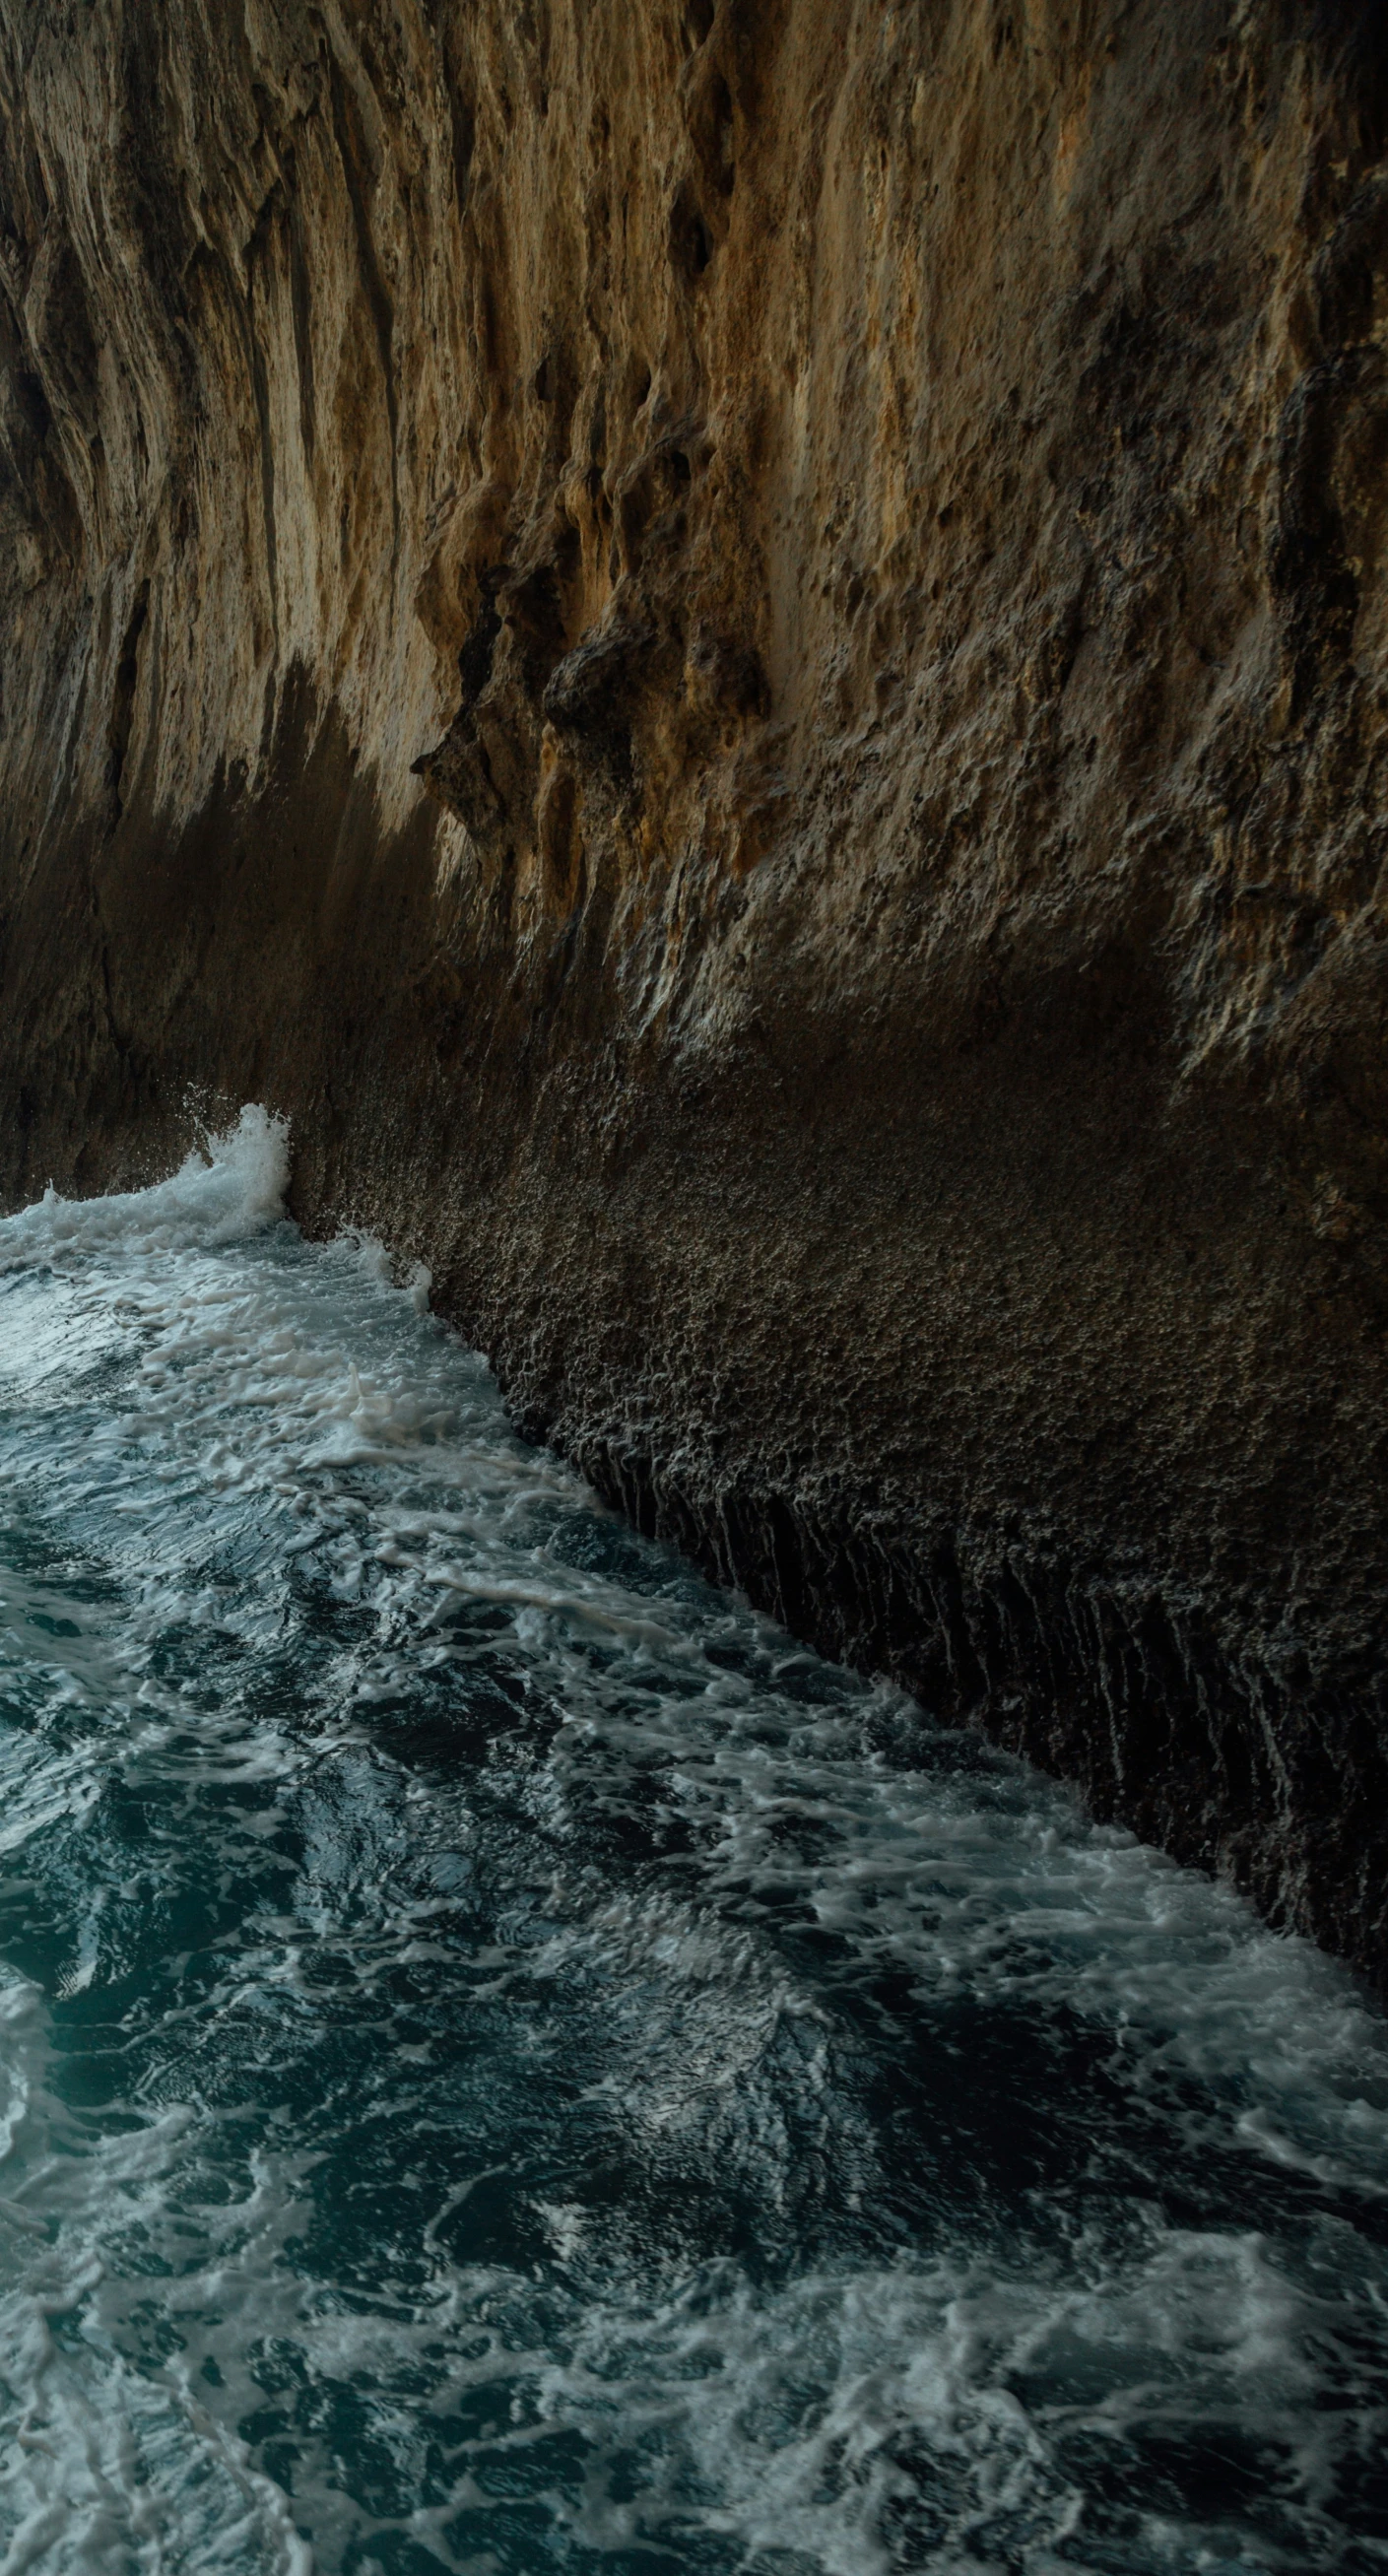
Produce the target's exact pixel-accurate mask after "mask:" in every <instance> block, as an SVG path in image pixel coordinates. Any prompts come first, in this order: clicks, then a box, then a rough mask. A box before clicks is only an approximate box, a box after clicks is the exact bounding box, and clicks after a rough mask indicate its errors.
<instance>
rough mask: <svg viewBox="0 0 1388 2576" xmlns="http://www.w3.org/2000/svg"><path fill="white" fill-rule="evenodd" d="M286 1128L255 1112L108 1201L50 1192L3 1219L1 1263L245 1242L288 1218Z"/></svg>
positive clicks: (0, 1225) (0, 1226) (245, 1113)
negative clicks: (159, 1176) (163, 1176)
mask: <svg viewBox="0 0 1388 2576" xmlns="http://www.w3.org/2000/svg"><path fill="white" fill-rule="evenodd" d="M288 1177H289V1130H288V1127H287V1125H286V1123H285V1121H284V1120H283V1119H282V1118H276V1117H272V1116H271V1115H270V1113H269V1112H268V1111H267V1110H265V1109H261V1108H258V1107H252V1108H246V1109H243V1110H242V1112H241V1115H240V1117H239V1118H238V1120H237V1122H236V1124H235V1126H234V1127H229V1128H227V1129H226V1130H225V1131H224V1132H223V1133H222V1134H221V1135H217V1136H212V1137H210V1138H209V1140H208V1144H207V1148H206V1151H205V1152H203V1151H199V1150H197V1149H196V1148H195V1149H194V1150H193V1151H192V1152H191V1153H190V1154H188V1156H187V1157H186V1159H185V1161H184V1162H183V1163H182V1164H181V1165H180V1167H179V1169H178V1170H177V1171H176V1172H175V1173H174V1175H173V1177H172V1179H170V1180H167V1181H159V1182H156V1184H155V1185H154V1187H153V1188H151V1189H144V1190H123V1191H116V1192H113V1193H112V1194H111V1195H110V1196H109V1197H106V1198H93V1199H64V1198H60V1197H59V1195H58V1193H57V1191H56V1190H55V1189H54V1188H53V1187H52V1185H51V1183H50V1185H49V1187H48V1188H47V1189H46V1190H45V1191H44V1194H43V1197H42V1198H41V1199H40V1200H39V1201H38V1202H37V1204H36V1205H35V1206H33V1207H29V1208H25V1209H23V1210H22V1211H21V1213H20V1214H19V1215H18V1216H10V1217H0V1266H9V1265H11V1264H17V1263H25V1264H28V1263H31V1262H34V1261H36V1260H44V1259H51V1258H54V1257H55V1256H56V1257H61V1256H62V1255H63V1254H64V1253H67V1252H73V1251H83V1252H94V1251H97V1250H98V1249H100V1250H104V1251H111V1252H125V1253H142V1252H179V1251H183V1250H186V1249H191V1248H193V1247H194V1246H201V1245H215V1244H223V1243H240V1242H243V1241H244V1240H245V1239H246V1237H247V1236H248V1235H253V1234H257V1233H259V1231H260V1230H261V1228H262V1227H264V1226H267V1225H271V1224H273V1223H274V1220H275V1219H276V1218H277V1217H279V1216H282V1215H283V1213H284V1192H285V1185H286V1183H287V1181H288Z"/></svg>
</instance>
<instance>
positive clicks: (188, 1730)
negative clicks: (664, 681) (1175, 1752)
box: [0, 1112, 1388, 2576]
mask: <svg viewBox="0 0 1388 2576" xmlns="http://www.w3.org/2000/svg"><path fill="white" fill-rule="evenodd" d="M283 1156H284V1139H283V1136H282V1134H280V1133H279V1131H277V1130H276V1128H275V1127H274V1124H273V1122H272V1121H269V1120H267V1119H265V1118H264V1116H263V1114H262V1113H259V1112H246V1113H244V1114H243V1117H242V1120H241V1122H240V1124H239V1126H238V1127H237V1128H236V1129H235V1130H233V1131H232V1132H231V1135H230V1136H229V1137H228V1138H224V1139H220V1140H215V1141H214V1143H213V1144H212V1146H211V1147H210V1148H209V1158H207V1159H203V1160H202V1161H200V1162H198V1163H197V1164H196V1168H195V1167H194V1164H193V1163H191V1162H190V1164H189V1165H187V1166H185V1168H184V1171H183V1172H182V1173H180V1174H179V1175H177V1176H176V1177H175V1179H174V1180H173V1181H171V1182H168V1183H165V1184H163V1185H161V1187H160V1188H159V1189H157V1190H154V1191H151V1192H148V1193H136V1194H132V1195H131V1196H130V1197H129V1198H127V1199H125V1200H116V1201H107V1202H98V1203H96V1205H95V1207H94V1208H93V1207H92V1205H91V1203H87V1204H86V1206H85V1207H84V1208H79V1209H66V1208H64V1207H63V1206H62V1204H61V1203H54V1205H53V1206H48V1205H47V1204H45V1206H44V1207H40V1208H39V1209H35V1210H30V1211H28V1212H27V1215H26V1216H25V1217H21V1218H15V1219H11V1220H8V1221H7V1224H6V1226H5V1227H4V1228H3V1229H0V1272H3V1273H4V1275H3V1276H0V1315H2V1316H3V1323H4V1330H3V1333H0V1479H3V1488H4V1491H5V1494H6V1497H7V1522H6V1529H5V1530H4V1531H0V1617H2V1618H3V1624H4V1627H5V1632H6V1634H5V1644H4V1650H3V1655H0V1787H2V1788H3V1804H2V1805H0V1838H3V1846H4V1855H5V1856H4V1865H3V1871H4V1873H9V1875H8V1876H6V1875H4V1874H3V1873H0V1952H3V1953H4V1954H5V1955H7V1956H9V1957H10V1958H11V1960H12V1962H13V1965H12V1968H11V1969H10V1970H9V1971H8V1972H6V1973H7V1975H8V1982H6V1983H0V2147H5V2148H6V2152H5V2153H4V2154H3V2157H2V2158H0V2246H3V2249H4V2264H5V2271H4V2281H5V2292H4V2304H3V2307H0V2380H3V2382H4V2384H5V2386H6V2387H7V2388H8V2389H9V2391H10V2392H11V2395H10V2400H9V2401H8V2411H6V2408H5V2406H3V2405H0V2439H3V2440H5V2441H7V2442H8V2444H9V2449H8V2453H7V2455H6V2461H5V2466H6V2471H7V2478H8V2483H7V2484H6V2485H5V2486H4V2488H3V2492H0V2549H4V2550H8V2553H9V2554H8V2557H0V2576H4V2571H6V2570H14V2571H17V2570H18V2569H19V2568H20V2567H30V2568H33V2569H35V2570H37V2571H41V2576H65V2571H67V2570H68V2569H86V2568H87V2567H92V2568H96V2567H98V2566H100V2567H101V2568H102V2569H103V2571H104V2570H106V2569H115V2568H121V2567H125V2566H129V2567H130V2568H132V2569H134V2568H138V2569H141V2570H144V2569H149V2570H155V2569H158V2570H164V2569H169V2570H172V2569H174V2568H179V2569H182V2568H189V2569H202V2568H226V2569H227V2570H229V2571H230V2570H235V2571H237V2576H241V2571H244V2570H255V2571H257V2576H260V2571H269V2570H272V2569H273V2570H284V2571H285V2576H302V2571H305V2570H307V2568H308V2567H309V2565H310V2561H311V2563H312V2564H313V2565H314V2566H316V2567H317V2568H318V2569H319V2570H320V2571H330V2570H336V2569H339V2568H341V2569H346V2568H347V2567H348V2566H350V2567H351V2568H352V2569H353V2570H354V2571H355V2576H372V2571H377V2576H385V2571H389V2576H395V2571H396V2569H397V2568H398V2567H408V2568H409V2570H410V2576H416V2571H422V2570H424V2569H427V2568H429V2567H432V2566H437V2567H441V2568H448V2569H454V2568H465V2569H469V2570H471V2571H473V2576H479V2571H480V2570H482V2569H483V2568H486V2569H487V2570H488V2571H489V2576H543V2571H545V2570H547V2569H549V2568H551V2567H553V2568H555V2569H558V2568H559V2567H561V2566H562V2567H570V2566H572V2565H574V2564H576V2563H584V2564H586V2565H591V2566H593V2567H594V2568H595V2569H600V2568H601V2566H602V2564H603V2561H604V2558H605V2557H609V2556H610V2557H612V2558H613V2559H614V2560H616V2559H617V2558H618V2557H619V2554H620V2553H622V2552H636V2553H638V2554H639V2553H646V2554H647V2556H646V2557H642V2556H640V2555H638V2558H637V2559H636V2560H633V2559H631V2558H627V2559H626V2560H625V2561H624V2562H623V2563H624V2564H625V2565H628V2566H629V2565H632V2564H634V2563H640V2564H645V2563H647V2557H650V2559H651V2563H655V2562H656V2560H657V2559H658V2561H659V2563H663V2564H668V2565H671V2566H673V2567H675V2568H680V2567H686V2566H687V2567H689V2568H691V2569H692V2568H694V2567H696V2566H697V2567H699V2568H700V2569H708V2570H711V2571H716V2576H733V2571H737V2576H886V2571H903V2570H906V2569H915V2568H918V2567H927V2566H928V2567H929V2568H930V2569H931V2570H932V2571H951V2570H956V2569H957V2570H959V2571H960V2572H961V2576H962V2571H963V2570H965V2569H968V2570H971V2571H977V2570H979V2569H981V2568H992V2569H996V2570H1003V2569H1009V2570H1013V2569H1015V2570H1020V2571H1022V2572H1023V2576H1058V2571H1059V2570H1060V2569H1061V2568H1062V2567H1065V2568H1074V2567H1076V2566H1080V2567H1091V2568H1094V2569H1103V2570H1107V2571H1112V2570H1116V2569H1117V2568H1119V2567H1121V2568H1122V2569H1123V2570H1124V2571H1125V2576H1147V2571H1152V2576H1156V2571H1158V2570H1161V2571H1183V2572H1184V2571H1187V2570H1189V2571H1191V2572H1192V2576H1194V2571H1195V2570H1197V2569H1201V2570H1204V2571H1213V2570H1215V2569H1217V2568H1220V2567H1230V2568H1232V2567H1234V2566H1237V2567H1239V2568H1241V2569H1242V2570H1244V2571H1245V2576H1247V2571H1255V2570H1257V2569H1263V2570H1264V2571H1266V2576H1292V2571H1293V2570H1296V2571H1298V2576H1300V2571H1301V2570H1302V2569H1304V2568H1307V2567H1310V2566H1316V2567H1323V2568H1325V2569H1328V2570H1330V2569H1339V2568H1341V2567H1343V2568H1344V2569H1345V2570H1346V2571H1349V2570H1351V2569H1352V2570H1353V2571H1354V2576H1361V2571H1363V2570H1367V2569H1368V2568H1370V2567H1371V2566H1373V2565H1376V2564H1381V2563H1388V2560H1385V2556H1384V2546H1383V2538H1382V2532H1381V2529H1380V2528H1379V2526H1377V2525H1375V2524H1374V2522H1373V2518H1372V2512H1371V2510H1369V2509H1367V2508H1366V2509H1364V2510H1363V2511H1361V2510H1360V2509H1359V2508H1358V2507H1357V2506H1355V2505H1354V2503H1353V2496H1354V2493H1355V2491H1356V2481H1358V2482H1359V2485H1360V2486H1361V2487H1363V2486H1364V2484H1365V2482H1366V2481H1369V2480H1370V2479H1371V2477H1372V2475H1373V2473H1374V2471H1373V2463H1374V2462H1375V2460H1376V2459H1377V2456H1378V2453H1379V2450H1380V2448H1381V2446H1382V2442H1383V2438H1384V2432H1385V2429H1386V2427H1385V2374H1386V2373H1388V2260H1385V2256H1384V2252H1383V2247H1382V2230H1381V2226H1380V2224H1379V2219H1378V2212H1379V2211H1380V2209H1381V2206H1382V2193H1383V2186H1384V2182H1385V2179H1386V2178H1388V2052H1386V2051H1385V2046H1384V2033H1383V2027H1382V2024H1381V2021H1380V2020H1379V2018H1378V2016H1377V2015H1376V2014H1374V2013H1373V2012H1372V2011H1371V2010H1370V2009H1369V2008H1368V2006H1367V2005H1366V2004H1365V2002H1364V2001H1363V1999H1362V1998H1361V1997H1360V1996H1359V1995H1358V1994H1357V1993H1356V1991H1355V1989H1354V1988H1353V1986H1352V1984H1351V1983H1350V1981H1349V1980H1348V1979H1347V1978H1345V1977H1344V1976H1343V1974H1342V1973H1341V1972H1340V1971H1339V1970H1338V1969H1336V1968H1335V1967H1334V1966H1333V1965H1332V1964H1331V1963H1329V1962H1328V1961H1326V1960H1323V1959H1321V1958H1319V1957H1317V1956H1316V1955H1315V1954H1314V1953H1313V1952H1311V1951H1310V1950H1309V1949H1308V1948H1307V1947H1306V1946H1305V1945H1303V1944H1300V1943H1297V1942H1294V1941H1288V1940H1283V1939H1276V1938H1274V1937H1273V1936H1271V1935H1269V1934H1268V1933H1266V1932H1264V1931H1262V1930H1261V1929H1260V1928H1259V1927H1258V1926H1257V1925H1256V1924H1255V1923H1254V1922H1253V1921H1252V1920H1251V1918H1250V1917H1249V1915H1248V1914H1247V1912H1246V1910H1245V1909H1244V1908H1243V1907H1242V1905H1241V1904H1240V1903H1239V1902H1238V1901H1237V1900H1236V1899H1235V1898H1234V1897H1233V1896H1232V1895H1230V1894H1229V1893H1228V1891H1226V1890H1222V1889H1220V1888H1218V1887H1214V1886H1211V1885H1209V1884H1207V1883H1206V1882H1204V1881H1203V1880H1200V1879H1198V1878H1195V1877H1194V1876H1192V1875H1191V1874H1189V1873H1187V1872H1183V1871H1181V1870H1178V1869H1176V1868H1174V1867H1173V1866H1172V1865H1171V1864H1169V1863H1167V1862H1164V1861H1162V1860H1161V1859H1160V1858H1159V1857H1157V1856H1156V1855H1154V1854H1152V1853H1151V1852H1149V1851H1146V1850H1144V1849H1143V1848H1142V1847H1141V1846H1140V1845H1138V1844H1136V1843H1135V1842H1134V1841H1133V1840H1132V1839H1131V1838H1130V1837H1127V1836H1125V1835H1123V1834H1122V1833H1118V1832H1114V1831H1109V1830H1101V1829H1098V1828H1095V1827H1093V1826H1091V1825H1088V1824H1086V1823H1085V1821H1084V1820H1083V1819H1082V1818H1081V1817H1080V1816H1079V1814H1078V1813H1077V1811H1076V1810H1075V1808H1074V1806H1073V1805H1072V1803H1071V1802H1070V1801H1069V1799H1068V1798H1067V1797H1066V1796H1065V1794H1064V1793H1063V1792H1062V1791H1060V1790H1058V1789H1055V1788H1053V1787H1051V1786H1049V1785H1048V1784H1045V1783H1043V1782H1040V1781H1038V1780H1037V1779H1036V1778H1035V1777H1034V1776H1032V1775H1030V1774H1028V1773H1026V1772H1025V1771H1024V1770H1022V1769H1021V1768H1020V1767H1019V1766H1017V1765H1016V1764H1014V1763H1012V1762H1010V1761H1007V1760H1006V1759H1004V1758H1003V1757H1001V1756H998V1755H995V1754H991V1753H989V1752H988V1751H987V1750H986V1749H985V1748H984V1747H982V1746H976V1745H970V1744H967V1743H961V1742H960V1740H959V1739H956V1738H953V1737H950V1736H947V1735H942V1734H936V1733H934V1732H933V1731H932V1730H931V1729H930V1727H929V1725H928V1724H927V1723H926V1722H925V1721H923V1720H922V1718H921V1715H920V1713H919V1712H918V1711H916V1710H914V1709H913V1708H912V1707H911V1706H910V1704H909V1703H907V1702H906V1701H904V1700H903V1699H902V1698H901V1697H900V1695H899V1694H896V1693H894V1692H892V1691H890V1690H888V1689H885V1688H882V1687H874V1686H871V1685H868V1684H865V1683H861V1682H858V1681H855V1680H854V1679H852V1678H851V1677H850V1676H847V1675H844V1674H840V1673H835V1672H833V1671H831V1670H829V1669H827V1668H826V1667H824V1666H822V1665H819V1664H817V1663H816V1662H815V1660H814V1658H812V1657H810V1656H807V1655H805V1654H803V1653H802V1652H800V1651H798V1650H796V1649H794V1648H792V1647H791V1645H790V1644H789V1641H788V1640H786V1639H785V1638H784V1637H783V1636H782V1635H781V1634H780V1633H779V1632H778V1631H776V1630H775V1629H774V1628H773V1627H772V1626H770V1625H769V1624H768V1623H767V1622H764V1621H760V1620H757V1619H754V1618H753V1617H751V1616H750V1615H749V1614H748V1613H747V1612H746V1611H745V1610H744V1609H742V1608H740V1607H739V1606H738V1605H736V1604H735V1603H733V1602H730V1601H728V1600H726V1599H724V1598H721V1597H719V1596H717V1595H715V1594H713V1593H711V1592H709V1591H708V1590H707V1589H706V1588H705V1587H704V1586H703V1585H701V1584H700V1583H699V1582H698V1581H697V1580H696V1579H695V1578H694V1577H693V1576H692V1575H691V1574H690V1573H689V1572H688V1570H687V1569H685V1568H683V1567H681V1566H680V1565H679V1564H678V1563H677V1562H676V1561H675V1560H673V1559H672V1558H670V1557H668V1556H665V1555H663V1554H662V1553H661V1552H660V1551H658V1550H655V1549H652V1548H647V1547H644V1546H642V1545H641V1544H640V1543H639V1542H637V1541H636V1540H634V1539H632V1538H631V1537H630V1536H629V1535H628V1534H626V1533H624V1532H623V1531H622V1530H621V1529H620V1527H619V1526H618V1525H617V1524H616V1523H615V1522H613V1521H612V1520H611V1519H610V1518H609V1517H608V1516H606V1515H604V1514H602V1513H601V1512H599V1511H598V1509H597V1507H596V1506H595V1505H594V1504H593V1502H592V1500H591V1497H589V1496H588V1495H587V1494H586V1493H585V1491H584V1489H583V1487H582V1485H581V1484H580V1482H579V1481H578V1480H577V1479H576V1478H575V1477H574V1476H573V1475H572V1474H571V1473H569V1471H568V1470H566V1469H565V1468H564V1467H563V1466H561V1465H560V1464H559V1462H557V1461H556V1460H554V1459H551V1458H547V1457H545V1456H543V1455H536V1454H535V1453H533V1452H529V1451H526V1450H524V1449H523V1448H522V1447H521V1446H520V1445H519V1443H517V1442H516V1441H515V1439H514V1438H513V1437H512V1435H511V1433H510V1432H509V1430H508V1428H507V1426H506V1423H505V1421H504V1418H503V1415H502V1412H501V1409H500V1405H499V1402H498V1399H497V1396H496V1391H495V1388H494V1386H493V1384H492V1382H491V1380H490V1378H489V1376H488V1374H487V1372H486V1370H485V1369H484V1367H483V1366H482V1364H481V1362H480V1361H478V1360H477V1359H476V1358H475V1357H473V1356H471V1355H469V1354H468V1353H467V1352H465V1351H464V1350H462V1349H461V1348H460V1347H459V1345H458V1344H457V1343H456V1341H454V1340H453V1339H452V1337H451V1336H450V1335H448V1334H447V1333H446V1332H445V1331H444V1330H443V1328H442V1327H441V1326H440V1325H439V1324H438V1323H437V1322H436V1321H435V1320H434V1319H432V1318H431V1317H430V1316H429V1315H428V1313H427V1311H426V1305H427V1283H426V1282H425V1281H424V1280H423V1278H422V1276H421V1275H419V1274H415V1275H414V1276H413V1277H412V1278H411V1279H410V1280H409V1281H407V1282H406V1284H405V1285H404V1286H403V1287H402V1286H399V1285H397V1284H396V1282H395V1278H394V1274H393V1271H392V1266H391V1264H390V1263H389V1261H388V1260H387V1258H386V1256H385V1255H384V1253H383V1252H382V1251H381V1249H380V1247H379V1246H376V1245H373V1244H372V1243H371V1242H370V1240H369V1239H368V1238H363V1237H360V1236H354V1237H349V1238H345V1239H344V1240H343V1241H342V1242H341V1243H340V1244H339V1245H337V1246H335V1247H327V1248H323V1249H318V1250H310V1249H309V1248H308V1247H305V1246H303V1245H302V1244H301V1243H300V1242H299V1241H298V1239H297V1237H296V1236H295V1235H294V1234H293V1232H292V1229H290V1228H288V1227H286V1226H284V1225H282V1224H277V1223H276V1222H275V1220H276V1219H277V1217H278V1215H279V1213H280V1209H281V1205H282V1193H283V1186H284V1161H283ZM1202 2460H1205V2461H1206V2462H1207V2466H1206V2467H1205V2469H1204V2470H1201V2468H1200V2462H1201V2461H1202ZM1210 2461H1213V2462H1214V2463H1215V2466H1214V2467H1213V2468H1211V2467H1210V2466H1209V2465H1208V2463H1209V2462H1210ZM1221 2461H1222V2462H1223V2463H1224V2467H1223V2468H1222V2469H1220V2468H1219V2466H1218V2463H1219V2462H1221ZM1221 2482H1222V2483H1221ZM1356 2515H1357V2517H1358V2518H1357V2520H1356V2518H1355V2517H1356ZM407 2549H408V2550H412V2551H414V2552H415V2555H414V2556H413V2557H410V2556H408V2555H406V2556H404V2557H402V2556H401V2555H400V2553H401V2552H402V2551H406V2550H407ZM585 2550H586V2551H589V2552H591V2553H592V2557H591V2558H590V2559H588V2560H586V2561H585V2560H582V2559H581V2557H580V2556H579V2553H582V2552H583V2551H585ZM652 2554H653V2555H652Z"/></svg>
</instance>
